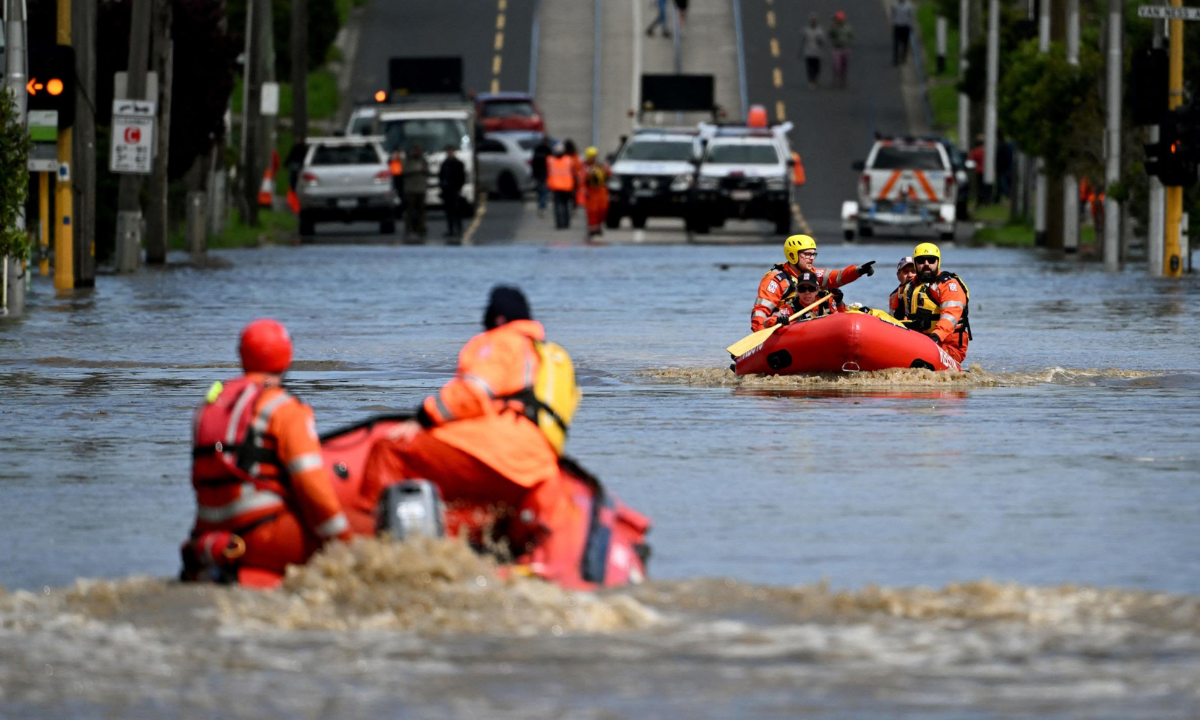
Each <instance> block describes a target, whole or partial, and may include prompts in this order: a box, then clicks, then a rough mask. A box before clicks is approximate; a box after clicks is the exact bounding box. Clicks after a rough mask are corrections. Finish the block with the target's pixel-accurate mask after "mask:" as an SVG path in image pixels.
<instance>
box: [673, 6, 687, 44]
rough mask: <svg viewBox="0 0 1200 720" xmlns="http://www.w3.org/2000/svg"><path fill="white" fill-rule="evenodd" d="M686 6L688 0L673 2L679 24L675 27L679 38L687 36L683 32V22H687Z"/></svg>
mask: <svg viewBox="0 0 1200 720" xmlns="http://www.w3.org/2000/svg"><path fill="white" fill-rule="evenodd" d="M687 6H688V0H675V10H676V11H677V12H678V13H679V15H678V17H679V23H678V24H677V25H676V27H678V28H679V37H681V38H682V37H684V36H686V35H687V33H686V32H684V31H683V25H684V21H685V20H687Z"/></svg>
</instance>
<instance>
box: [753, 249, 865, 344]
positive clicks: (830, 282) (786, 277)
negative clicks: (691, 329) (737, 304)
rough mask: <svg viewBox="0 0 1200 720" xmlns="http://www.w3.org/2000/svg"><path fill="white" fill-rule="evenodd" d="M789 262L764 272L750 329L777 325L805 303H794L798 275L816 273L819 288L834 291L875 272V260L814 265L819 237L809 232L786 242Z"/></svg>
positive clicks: (756, 329)
mask: <svg viewBox="0 0 1200 720" xmlns="http://www.w3.org/2000/svg"><path fill="white" fill-rule="evenodd" d="M783 254H784V257H785V258H786V259H787V262H786V263H783V264H780V265H775V266H773V267H772V268H771V269H770V270H768V271H767V274H766V275H763V279H762V281H761V282H759V284H758V298H757V299H755V301H754V308H753V309H752V310H751V311H750V329H751V330H753V331H755V332H757V331H759V330H762V329H763V328H769V327H774V326H775V325H776V324H778V323H779V322H780V321H783V320H786V318H787V317H788V316H789V315H791V314H792V312H794V311H796V310H799V309H800V308H802V307H804V305H797V304H795V294H796V288H795V286H796V277H797V276H798V275H799V274H800V273H801V272H810V273H813V274H814V275H815V276H816V277H817V284H818V289H819V290H826V291H829V292H833V291H834V290H837V289H838V288H840V287H842V286H843V285H846V284H848V283H852V282H854V281H855V280H857V279H859V278H860V277H862V276H863V275H874V274H875V269H874V268H873V267H872V265H874V264H875V261H874V260H872V261H870V262H867V263H863V264H862V265H857V266H855V265H850V266H849V267H845V268H842V269H841V270H832V271H831V270H826V269H824V268H816V267H813V261H814V260H815V259H816V257H817V241H816V240H813V239H812V238H811V237H809V236H808V235H793V236H791V237H790V238H788V239H787V240H786V241H784V243H783Z"/></svg>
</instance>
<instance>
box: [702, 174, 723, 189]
mask: <svg viewBox="0 0 1200 720" xmlns="http://www.w3.org/2000/svg"><path fill="white" fill-rule="evenodd" d="M720 184H721V183H720V181H719V180H718V179H717V178H715V177H702V178H700V180H699V181H698V182H697V183H696V185H697V186H698V187H699V188H700V189H701V190H716V189H717V185H720Z"/></svg>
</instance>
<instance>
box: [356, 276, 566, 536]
mask: <svg viewBox="0 0 1200 720" xmlns="http://www.w3.org/2000/svg"><path fill="white" fill-rule="evenodd" d="M483 324H484V327H485V328H486V330H485V332H483V333H480V334H479V335H476V336H475V337H473V338H471V340H470V341H469V342H468V343H467V344H466V346H465V347H463V349H462V351H461V352H460V353H459V355H458V372H457V373H456V374H455V377H454V378H453V379H451V380H450V381H449V382H447V383H446V384H445V385H443V386H442V388H441V389H440V390H439V391H438V392H437V393H436V394H434V395H431V396H429V397H427V398H425V401H424V402H423V403H422V404H421V407H420V409H419V410H418V411H417V417H416V419H415V420H411V421H408V422H406V423H403V424H401V425H399V426H397V428H396V429H395V430H394V431H393V432H392V434H391V435H390V436H389V437H388V438H387V439H385V440H381V441H379V442H378V443H376V445H375V447H374V448H373V449H372V450H371V454H370V456H369V457H368V459H367V466H366V473H365V475H366V483H367V485H368V487H367V488H366V489H364V493H367V494H370V495H371V496H372V497H377V496H378V494H379V492H380V491H381V490H382V488H383V487H385V486H387V485H390V484H392V483H394V482H398V481H401V480H406V479H415V478H424V479H427V480H430V481H432V482H433V483H435V484H436V485H437V486H438V487H439V488H440V490H441V492H442V496H443V498H444V499H445V501H446V503H447V506H448V508H449V509H450V510H453V509H454V506H455V503H456V502H461V503H466V504H470V505H474V506H492V507H494V508H496V510H497V514H498V517H497V518H496V520H497V521H498V523H497V524H498V525H501V526H507V536H506V539H508V540H509V541H510V542H511V547H512V549H513V551H514V555H516V554H520V553H521V552H523V551H524V550H526V549H528V546H529V544H531V543H533V542H535V541H536V540H537V539H538V538H539V537H540V536H541V534H542V533H544V532H547V531H548V532H553V531H554V528H556V527H559V526H560V524H561V523H564V522H569V521H571V520H574V519H577V518H574V509H573V508H574V506H573V504H572V503H571V502H570V499H569V498H568V497H567V495H566V489H565V485H564V483H563V482H562V480H561V473H560V470H559V465H558V453H557V452H555V449H554V447H553V446H552V445H551V444H550V441H549V440H548V439H547V437H546V435H545V434H544V433H543V432H542V431H541V430H540V429H539V428H538V426H537V424H535V423H534V422H533V421H532V420H530V418H529V417H528V416H527V415H526V414H525V412H524V407H523V405H521V404H520V403H519V402H515V401H514V399H513V396H517V395H520V394H522V393H523V392H524V391H527V390H529V389H530V388H532V386H533V383H534V379H535V378H536V377H537V373H538V368H539V365H540V360H539V357H538V353H537V351H536V350H535V347H534V341H541V340H543V339H544V338H545V330H544V329H543V328H542V325H541V323H538V322H535V321H534V320H533V319H532V317H531V314H530V311H529V304H528V302H527V301H526V299H525V296H524V295H523V294H522V293H521V291H520V290H518V289H516V288H511V287H504V286H499V287H496V288H493V290H492V294H491V299H490V301H489V303H488V308H487V311H486V313H485V314H484V321H483ZM505 519H508V520H510V522H507V523H505V522H503V520H505Z"/></svg>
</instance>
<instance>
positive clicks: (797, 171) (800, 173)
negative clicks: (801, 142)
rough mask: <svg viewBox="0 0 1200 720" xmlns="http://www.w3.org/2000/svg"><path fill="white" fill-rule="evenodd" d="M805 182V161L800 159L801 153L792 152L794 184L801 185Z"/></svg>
mask: <svg viewBox="0 0 1200 720" xmlns="http://www.w3.org/2000/svg"><path fill="white" fill-rule="evenodd" d="M804 182H805V175H804V163H803V162H801V161H800V153H798V152H794V153H792V184H793V185H795V186H796V187H800V186H801V185H803V184H804Z"/></svg>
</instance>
